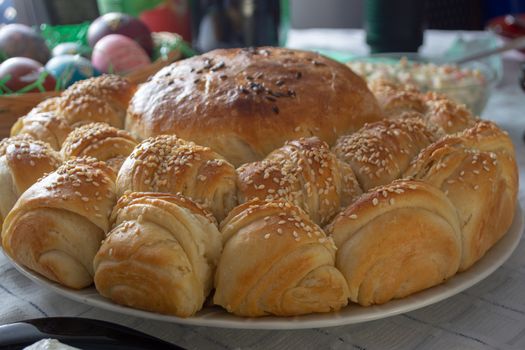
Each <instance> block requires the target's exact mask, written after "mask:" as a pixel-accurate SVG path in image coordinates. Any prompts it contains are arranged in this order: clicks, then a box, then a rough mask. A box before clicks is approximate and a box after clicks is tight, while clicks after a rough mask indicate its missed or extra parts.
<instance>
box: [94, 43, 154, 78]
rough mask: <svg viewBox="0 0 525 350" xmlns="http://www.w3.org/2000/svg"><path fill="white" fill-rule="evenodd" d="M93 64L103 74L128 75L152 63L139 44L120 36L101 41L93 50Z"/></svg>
mask: <svg viewBox="0 0 525 350" xmlns="http://www.w3.org/2000/svg"><path fill="white" fill-rule="evenodd" d="M91 62H92V63H93V66H94V67H95V68H96V69H98V70H99V71H101V72H103V73H128V72H131V71H133V70H135V69H137V68H141V67H144V66H147V65H148V64H150V63H151V61H150V59H149V57H148V55H147V54H146V51H144V50H143V49H142V47H140V45H139V44H137V43H136V42H135V41H133V40H131V39H130V38H128V37H127V36H124V35H120V34H110V35H107V36H105V37H103V38H102V39H100V40H99V41H98V42H97V44H96V45H95V47H94V48H93V53H92V55H91Z"/></svg>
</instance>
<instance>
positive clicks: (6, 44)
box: [0, 23, 51, 64]
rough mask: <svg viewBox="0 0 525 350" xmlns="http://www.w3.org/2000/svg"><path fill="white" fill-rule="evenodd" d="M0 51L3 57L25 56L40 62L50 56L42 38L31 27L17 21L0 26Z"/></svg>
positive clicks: (43, 62) (45, 60) (43, 61)
mask: <svg viewBox="0 0 525 350" xmlns="http://www.w3.org/2000/svg"><path fill="white" fill-rule="evenodd" d="M0 53H1V54H2V55H3V56H5V58H9V57H27V58H32V59H34V60H36V61H38V62H40V63H42V64H45V63H46V62H47V60H48V59H49V57H50V56H51V53H50V51H49V48H48V47H47V45H46V42H45V41H44V38H43V37H42V36H41V35H40V34H39V33H38V32H37V31H36V30H34V29H33V28H31V27H28V26H26V25H23V24H18V23H13V24H8V25H5V26H3V27H1V28H0Z"/></svg>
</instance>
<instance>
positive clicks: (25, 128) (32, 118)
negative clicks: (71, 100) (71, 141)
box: [11, 100, 72, 150]
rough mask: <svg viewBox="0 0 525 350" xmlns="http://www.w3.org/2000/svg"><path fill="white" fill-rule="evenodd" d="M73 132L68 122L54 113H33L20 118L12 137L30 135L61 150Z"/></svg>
mask: <svg viewBox="0 0 525 350" xmlns="http://www.w3.org/2000/svg"><path fill="white" fill-rule="evenodd" d="M46 101H47V100H46ZM71 130H72V128H71V126H70V125H69V124H68V123H67V121H66V120H65V119H64V118H62V117H60V116H59V115H57V114H56V113H54V112H37V113H36V112H31V113H29V114H28V115H26V116H24V117H21V118H18V120H17V121H16V123H15V124H14V125H13V127H12V128H11V136H15V135H21V134H26V135H30V136H32V137H33V138H34V139H36V140H42V141H44V142H47V143H49V144H50V145H51V147H53V149H55V150H60V147H62V143H63V142H64V140H65V139H66V137H67V135H69V133H70V132H71Z"/></svg>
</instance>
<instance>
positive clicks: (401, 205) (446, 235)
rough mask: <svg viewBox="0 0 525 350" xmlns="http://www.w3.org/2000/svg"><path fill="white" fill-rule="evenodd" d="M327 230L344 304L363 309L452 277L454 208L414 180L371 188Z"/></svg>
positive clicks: (457, 251)
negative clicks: (344, 284)
mask: <svg viewBox="0 0 525 350" xmlns="http://www.w3.org/2000/svg"><path fill="white" fill-rule="evenodd" d="M327 232H328V233H329V234H331V235H332V237H333V239H334V241H335V244H336V246H337V258H336V267H337V268H338V269H339V270H340V271H341V272H342V273H343V275H344V277H345V278H346V281H347V282H348V288H349V293H350V300H352V301H353V302H356V303H359V304H360V305H363V306H368V305H372V304H383V303H386V302H387V301H389V300H391V299H394V298H403V297H405V296H407V295H410V294H412V293H415V292H418V291H420V290H423V289H425V288H429V287H432V286H434V285H437V284H439V283H441V282H443V281H445V280H446V279H447V278H449V277H451V276H452V275H454V274H455V273H456V271H457V270H458V267H459V263H460V260H461V229H460V225H459V220H458V215H457V212H456V209H455V208H454V206H453V205H452V203H451V202H450V201H449V200H448V198H447V197H446V196H445V195H444V194H443V192H441V191H440V190H439V189H437V188H435V187H434V186H431V185H428V184H426V183H424V182H420V181H400V180H396V181H394V182H393V183H391V184H388V185H385V186H380V187H377V188H375V189H373V190H371V191H370V192H368V193H366V194H364V195H363V196H361V197H360V198H359V199H358V200H357V201H356V202H354V203H353V204H351V205H350V206H348V207H347V208H346V209H345V210H344V211H343V212H341V213H340V214H338V215H337V216H336V218H335V219H334V221H333V222H332V223H330V224H329V225H328V227H327Z"/></svg>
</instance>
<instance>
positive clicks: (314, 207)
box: [237, 137, 362, 225]
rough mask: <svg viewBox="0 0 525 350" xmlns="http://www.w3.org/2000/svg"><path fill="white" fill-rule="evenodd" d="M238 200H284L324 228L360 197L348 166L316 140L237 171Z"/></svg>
mask: <svg viewBox="0 0 525 350" xmlns="http://www.w3.org/2000/svg"><path fill="white" fill-rule="evenodd" d="M237 173H238V175H239V181H238V184H239V185H238V186H239V199H240V201H241V202H245V201H247V200H250V199H253V198H259V199H263V200H265V201H272V200H275V199H285V200H287V201H290V202H291V203H294V204H295V205H297V206H299V207H300V208H302V209H303V210H304V211H306V213H307V214H308V215H309V216H310V218H311V219H312V220H313V221H314V222H315V223H317V224H320V225H324V224H326V223H328V221H329V220H330V219H331V218H333V216H334V215H335V214H336V213H337V212H338V211H339V209H340V208H341V207H342V206H346V205H348V204H350V203H351V202H352V201H353V200H354V198H355V197H357V196H358V195H360V194H361V193H362V191H361V188H360V187H359V184H358V183H357V180H356V178H355V176H354V173H353V171H352V169H351V168H350V166H348V165H347V164H345V163H343V162H342V161H340V160H339V159H337V157H336V156H335V155H334V154H333V153H332V152H330V148H329V146H328V144H327V143H326V142H324V141H321V140H320V139H319V138H317V137H310V138H301V139H299V140H296V141H288V142H286V144H285V145H284V146H283V147H281V148H279V149H277V150H275V151H273V152H272V153H270V154H269V155H268V156H267V157H266V158H265V159H264V160H262V161H258V162H254V163H247V164H244V165H242V166H241V167H240V168H238V169H237Z"/></svg>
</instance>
